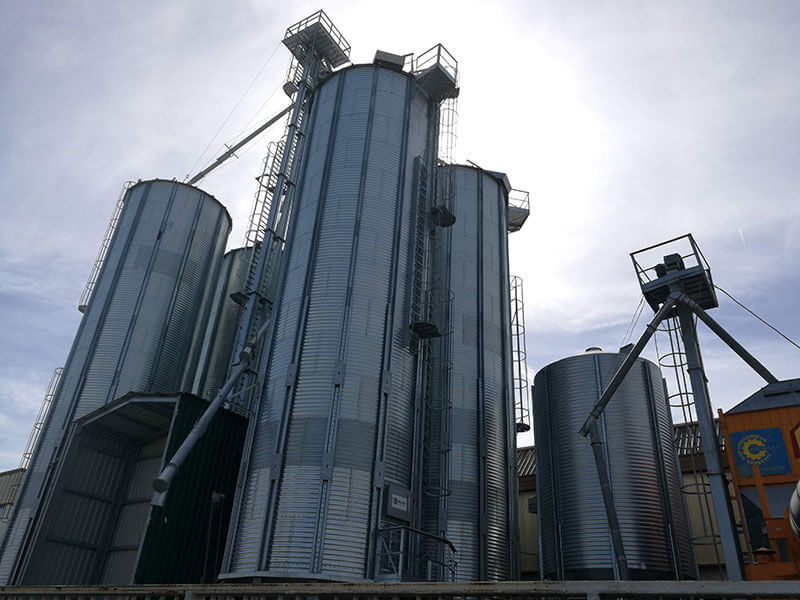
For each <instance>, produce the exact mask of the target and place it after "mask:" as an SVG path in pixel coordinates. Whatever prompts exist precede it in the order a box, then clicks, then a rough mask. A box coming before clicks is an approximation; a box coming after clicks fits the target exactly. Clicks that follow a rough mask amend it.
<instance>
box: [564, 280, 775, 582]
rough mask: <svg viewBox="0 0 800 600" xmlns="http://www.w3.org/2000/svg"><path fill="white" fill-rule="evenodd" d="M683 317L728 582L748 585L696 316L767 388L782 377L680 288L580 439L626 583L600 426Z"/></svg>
mask: <svg viewBox="0 0 800 600" xmlns="http://www.w3.org/2000/svg"><path fill="white" fill-rule="evenodd" d="M673 311H674V312H675V313H677V316H678V318H679V320H680V324H681V336H682V339H683V344H684V347H685V349H686V360H687V366H688V368H687V370H688V371H689V378H690V381H691V384H692V392H693V394H694V395H695V405H696V407H697V421H698V428H699V431H700V436H701V441H702V444H703V454H704V457H705V461H706V469H707V473H708V477H709V483H710V486H711V497H712V501H713V504H714V512H715V514H716V516H717V525H718V527H719V531H720V541H721V543H722V552H723V556H724V558H725V566H726V570H727V575H728V579H730V580H731V581H742V580H743V579H744V576H743V568H742V561H741V551H740V548H739V537H738V535H737V533H736V527H735V523H734V520H733V513H732V511H731V507H730V501H729V493H728V480H727V478H726V476H725V474H724V472H723V470H722V466H721V465H722V460H721V456H720V452H719V443H718V440H717V436H716V432H715V429H714V418H713V412H712V410H711V400H710V397H709V394H708V388H707V386H706V378H705V374H704V373H703V365H702V359H701V357H700V350H699V346H698V344H697V334H696V329H695V325H694V321H693V320H692V314H695V315H697V317H698V318H699V319H700V320H701V321H703V322H704V323H705V324H706V325H708V327H709V329H711V330H712V331H713V332H714V333H715V334H716V335H717V336H718V337H719V338H720V339H721V340H722V341H723V342H725V343H726V344H727V345H728V346H729V347H730V348H731V349H732V350H733V351H734V352H735V353H736V354H737V355H738V356H739V357H740V358H741V359H742V360H744V361H745V362H746V363H747V364H748V365H749V366H750V367H751V368H752V369H753V370H754V371H755V372H756V373H758V374H759V375H760V376H761V377H762V378H763V379H764V380H766V381H767V383H776V382H777V381H778V380H777V378H776V377H775V376H774V375H773V374H772V373H770V371H769V370H768V369H767V368H766V367H765V366H764V365H762V364H761V363H760V362H759V361H758V360H757V359H756V358H755V357H754V356H753V355H752V354H750V353H749V352H748V351H747V350H745V349H744V347H743V346H742V345H741V344H739V343H738V342H737V341H736V340H735V339H734V338H733V336H731V335H730V334H729V333H728V332H727V331H725V329H724V328H723V327H722V326H721V325H720V324H719V323H717V322H716V321H715V320H714V319H713V318H711V316H710V315H709V314H708V313H707V312H706V311H705V310H703V308H702V307H701V306H700V305H699V304H697V303H696V302H695V301H694V300H692V299H691V298H690V297H689V296H687V295H686V294H684V293H683V292H682V291H681V290H680V289H673V290H672V292H671V293H670V295H669V297H668V298H667V300H666V301H665V302H664V304H663V305H662V306H661V308H660V309H659V310H658V312H657V313H656V315H655V317H653V320H652V321H651V322H650V323H649V324H648V325H647V328H646V329H645V331H644V333H642V335H641V337H640V338H639V340H638V341H637V342H636V344H635V345H634V347H633V348H631V350H630V352H629V353H628V355H627V356H626V357H625V360H624V361H623V362H622V364H621V365H620V367H619V369H617V372H616V373H615V374H614V376H613V377H612V378H611V381H609V383H608V385H607V386H606V388H605V390H604V391H603V393H602V394H601V395H600V398H599V399H598V400H597V402H596V403H595V405H594V407H593V408H592V410H591V412H590V413H589V416H588V417H587V418H586V421H585V422H584V424H583V426H582V427H581V429H580V434H581V435H583V436H584V437H586V436H589V438H590V442H591V444H592V451H593V454H594V458H595V464H596V466H597V473H598V476H599V477H600V487H601V490H602V493H603V502H604V504H605V508H606V514H607V516H608V521H609V527H610V529H611V541H612V546H613V551H614V558H615V561H616V565H617V568H618V570H619V573H620V577H621V578H622V579H625V578H626V576H627V561H626V557H625V548H624V545H623V542H622V536H621V535H620V534H619V518H618V516H617V512H616V507H615V504H614V497H613V490H612V489H611V480H610V477H609V474H608V470H607V467H606V464H605V458H604V456H603V450H602V443H603V441H602V439H601V437H600V435H599V433H598V428H597V421H598V419H599V418H600V415H601V414H602V413H603V410H604V409H605V407H606V405H607V404H608V403H609V401H610V400H611V398H612V397H613V395H614V393H615V392H616V391H617V389H618V388H619V386H620V385H621V384H622V382H623V381H624V379H625V377H626V375H627V374H628V372H629V371H630V370H631V367H632V366H633V364H634V362H635V361H636V359H637V358H638V357H639V355H640V354H641V352H642V350H643V349H644V347H645V346H646V345H647V342H648V341H650V338H651V337H652V336H653V334H654V333H655V331H656V329H657V327H658V325H659V324H660V323H661V322H662V321H663V320H665V319H667V318H669V317H670V316H672V315H671V313H672V312H673Z"/></svg>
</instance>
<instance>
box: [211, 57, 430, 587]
mask: <svg viewBox="0 0 800 600" xmlns="http://www.w3.org/2000/svg"><path fill="white" fill-rule="evenodd" d="M435 110H436V106H435V105H434V104H432V103H429V102H428V99H427V98H426V97H425V95H424V94H423V93H422V92H421V91H419V90H418V89H417V87H416V85H415V83H414V79H413V77H412V76H411V75H409V74H407V73H402V72H399V71H394V70H389V69H385V68H381V67H378V66H375V65H365V66H357V67H352V68H350V69H347V70H344V71H340V72H338V73H335V74H334V75H332V76H331V77H330V78H329V79H328V80H327V81H325V82H324V83H323V84H322V85H321V86H320V87H319V88H318V90H317V91H316V95H315V98H314V107H313V110H312V113H311V116H310V118H311V119H312V120H311V122H310V124H309V137H308V140H307V143H306V149H305V156H304V159H303V162H302V164H301V174H300V177H299V179H298V191H297V196H296V201H295V212H294V215H293V217H292V219H293V221H292V225H291V231H290V233H289V236H288V240H287V250H286V252H287V253H288V255H287V256H286V257H285V258H284V261H285V272H284V280H283V281H284V283H283V287H282V295H281V297H280V302H279V304H278V309H277V310H278V312H277V315H276V318H277V322H276V325H275V330H274V339H273V340H272V347H271V354H270V358H269V361H268V364H267V361H264V364H265V365H266V373H265V375H266V378H265V381H266V384H265V387H264V391H263V395H262V398H261V402H260V409H259V411H258V414H257V416H256V418H257V421H256V429H255V436H254V440H253V445H252V452H251V454H250V456H249V461H246V463H245V469H244V471H243V484H244V487H243V490H244V491H243V492H242V493H241V494H240V496H239V497H238V506H237V507H235V509H234V511H235V514H234V516H233V518H232V523H231V527H230V534H229V535H230V536H231V537H230V539H229V548H228V555H227V561H226V565H225V566H224V567H223V577H224V578H236V577H257V576H265V577H293V578H294V577H296V578H308V579H336V580H362V579H365V578H371V577H372V573H373V561H374V560H375V556H376V550H375V547H374V544H375V538H376V532H377V530H378V528H379V527H380V523H381V513H382V490H383V489H384V486H385V485H386V484H388V483H394V484H397V485H399V486H402V487H404V488H408V489H410V488H411V487H412V485H413V477H412V458H413V453H414V448H413V441H414V437H413V435H414V376H415V369H414V362H415V357H414V355H413V353H412V350H411V348H410V347H409V345H408V333H407V332H408V327H409V314H408V303H407V302H404V299H405V298H407V296H408V286H409V285H410V281H411V276H410V272H409V269H410V268H412V261H410V260H409V257H408V254H407V253H408V252H409V240H410V239H411V238H412V234H413V231H412V226H413V223H414V209H415V207H414V201H413V200H414V198H413V196H414V194H413V188H414V182H413V181H412V168H411V165H412V164H413V162H414V159H415V158H416V157H419V156H421V155H424V154H425V153H426V151H428V154H427V155H426V156H427V158H426V160H430V156H431V155H432V151H433V148H432V147H431V140H433V139H435V138H434V137H433V136H432V135H431V133H432V132H431V127H432V125H433V124H434V123H435V120H434V118H435Z"/></svg>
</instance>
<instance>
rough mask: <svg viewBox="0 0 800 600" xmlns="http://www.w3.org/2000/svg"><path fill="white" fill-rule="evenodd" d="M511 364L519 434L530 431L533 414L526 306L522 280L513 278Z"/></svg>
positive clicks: (515, 413)
mask: <svg viewBox="0 0 800 600" xmlns="http://www.w3.org/2000/svg"><path fill="white" fill-rule="evenodd" d="M510 289H511V364H512V369H513V371H514V375H513V379H514V416H515V419H516V420H515V422H516V425H515V427H516V430H517V433H522V432H525V431H530V428H531V413H530V408H529V407H528V398H529V393H528V364H527V361H526V359H527V348H526V345H525V305H524V303H523V298H522V278H521V277H517V276H516V275H514V276H512V277H511V284H510Z"/></svg>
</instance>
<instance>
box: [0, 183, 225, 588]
mask: <svg viewBox="0 0 800 600" xmlns="http://www.w3.org/2000/svg"><path fill="white" fill-rule="evenodd" d="M119 206H120V212H119V214H118V215H115V220H116V223H115V227H114V228H113V229H110V230H109V231H110V232H111V233H113V235H110V236H109V237H108V238H107V239H106V240H105V242H104V248H105V249H106V250H105V255H104V260H103V261H102V265H101V268H99V271H98V273H97V278H96V280H95V281H94V282H93V291H92V294H91V297H90V299H89V300H88V302H87V303H86V304H85V305H84V306H83V307H82V309H83V311H84V316H83V319H82V320H81V323H80V326H79V328H78V332H77V334H76V336H75V340H74V342H73V345H72V349H71V351H70V354H69V357H68V358H67V362H66V365H65V367H64V372H63V375H62V377H61V381H60V384H59V387H58V389H57V392H56V394H55V397H54V399H53V402H52V408H51V410H50V412H49V415H48V417H47V420H46V422H45V424H44V428H43V430H42V433H41V435H40V439H39V444H38V447H37V450H36V452H35V454H34V455H33V457H32V459H31V462H30V466H29V468H28V471H27V472H26V477H25V479H24V481H23V483H22V488H21V492H20V496H19V501H18V503H17V505H16V506H15V512H14V514H13V515H12V520H11V523H10V526H9V530H8V534H7V536H6V538H5V541H4V546H3V548H2V559H0V581H3V582H19V581H23V580H26V579H25V565H26V564H28V562H30V558H31V557H30V555H29V554H28V555H26V554H25V553H26V552H30V551H32V549H34V548H37V547H40V545H39V546H37V544H39V542H38V541H37V540H36V539H34V538H35V537H36V535H38V533H37V532H39V531H43V530H44V529H43V523H42V521H43V520H44V519H50V517H51V515H48V514H47V512H46V504H47V501H48V499H49V497H50V495H51V494H52V489H51V488H52V487H53V486H52V485H51V484H52V475H50V478H49V479H47V480H46V479H45V478H46V477H47V476H48V473H50V472H51V471H53V470H54V469H56V468H57V467H59V461H63V460H64V456H63V454H64V452H65V446H66V440H67V435H68V432H69V429H70V427H71V426H72V424H73V423H74V422H75V421H77V420H78V419H80V418H81V417H84V416H85V415H88V414H89V413H91V412H93V411H96V410H97V409H100V408H102V407H104V406H105V405H107V404H109V403H110V402H112V401H113V400H114V399H116V398H118V397H120V396H122V395H124V394H126V393H128V392H175V391H179V389H180V387H181V383H182V380H183V378H184V375H185V374H187V373H193V372H194V365H193V364H191V361H190V360H189V357H190V356H191V355H192V345H193V344H194V343H197V342H198V339H197V338H198V337H199V336H198V334H197V332H198V331H200V332H202V331H203V330H204V328H205V320H206V318H207V312H208V307H209V306H210V297H209V296H210V294H209V290H210V287H211V286H210V285H209V283H210V282H211V281H213V279H214V277H215V276H216V273H217V270H218V268H219V264H220V261H221V259H222V254H223V251H224V248H225V242H226V240H227V237H228V234H229V233H230V227H231V220H230V217H229V216H228V213H227V211H226V210H225V208H224V207H223V206H222V205H221V204H220V203H219V202H218V201H217V200H216V199H215V198H213V197H212V196H210V195H208V194H206V193H205V192H203V191H201V190H199V189H197V188H194V187H191V186H188V185H184V184H181V183H178V182H175V181H164V180H152V181H140V182H139V183H137V184H135V185H133V186H132V187H130V189H128V190H127V191H126V192H125V193H124V196H123V197H122V200H121V203H120V205H119ZM106 244H107V246H106ZM61 466H63V465H61ZM97 475H98V476H102V472H101V471H97ZM109 475H111V472H109ZM97 485H102V484H101V483H97ZM65 510H66V509H65ZM66 517H67V518H68V517H69V515H66ZM87 518H88V517H87ZM53 543H56V544H57V543H58V542H53ZM20 549H22V551H20ZM18 551H20V552H19V556H17V554H18ZM69 552H73V554H74V557H73V558H74V560H73V562H72V563H70V562H69V560H67V558H69V556H70V555H69ZM81 553H82V550H81V549H80V544H79V543H77V542H76V543H74V544H70V543H66V544H63V548H62V552H61V554H62V555H63V557H66V558H64V560H63V561H61V563H60V566H61V567H62V568H63V571H62V573H63V574H65V575H64V577H63V578H62V579H64V580H67V579H69V577H67V575H70V576H71V574H72V573H73V572H75V570H76V569H79V568H80V567H79V566H78V565H79V563H81V561H83V560H84V559H85V556H84V557H83V558H81V557H79V555H80V554H81ZM83 554H84V555H85V552H84V553H83ZM45 575H46V576H47V577H51V576H54V571H50V572H49V573H45ZM48 580H55V581H60V582H63V581H61V580H60V579H58V578H56V579H48ZM26 581H29V580H26Z"/></svg>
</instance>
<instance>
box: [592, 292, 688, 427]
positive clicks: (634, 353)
mask: <svg viewBox="0 0 800 600" xmlns="http://www.w3.org/2000/svg"><path fill="white" fill-rule="evenodd" d="M680 295H681V293H680V292H673V293H671V294H670V295H669V296H668V297H667V300H666V302H664V304H663V305H662V306H661V308H660V309H659V310H658V312H657V313H656V315H655V316H654V317H653V320H652V321H650V323H648V324H647V327H646V328H645V330H644V332H643V333H642V336H641V337H640V338H639V341H638V342H636V345H635V346H634V347H633V348H631V351H630V352H629V353H628V356H626V357H625V360H624V361H622V364H621V365H620V366H619V369H617V372H616V373H614V377H612V378H611V381H609V382H608V385H607V386H606V389H605V390H603V393H602V394H601V395H600V398H599V399H598V400H597V402H596V403H595V405H594V407H592V411H591V412H590V413H589V416H588V417H586V421H585V422H584V424H583V427H581V430H580V434H581V435H582V436H583V437H586V436H587V435H589V428H590V427H591V425H592V422H593V421H597V419H599V418H600V415H601V414H602V413H603V410H604V409H605V407H606V404H608V402H609V400H611V397H612V396H613V395H614V392H616V391H617V388H619V386H620V384H621V383H622V381H623V380H624V379H625V376H626V375H627V374H628V371H630V370H631V367H632V366H633V363H634V362H636V359H637V358H639V355H640V354H641V353H642V350H644V347H645V346H646V345H647V342H649V341H650V338H651V337H653V334H654V333H655V332H656V329H657V328H658V326H659V324H660V323H661V321H663V320H664V319H666V318H667V316H668V315H669V313H670V311H671V310H672V308H673V306H675V302H676V301H677V299H678V297H679V296H680Z"/></svg>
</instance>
